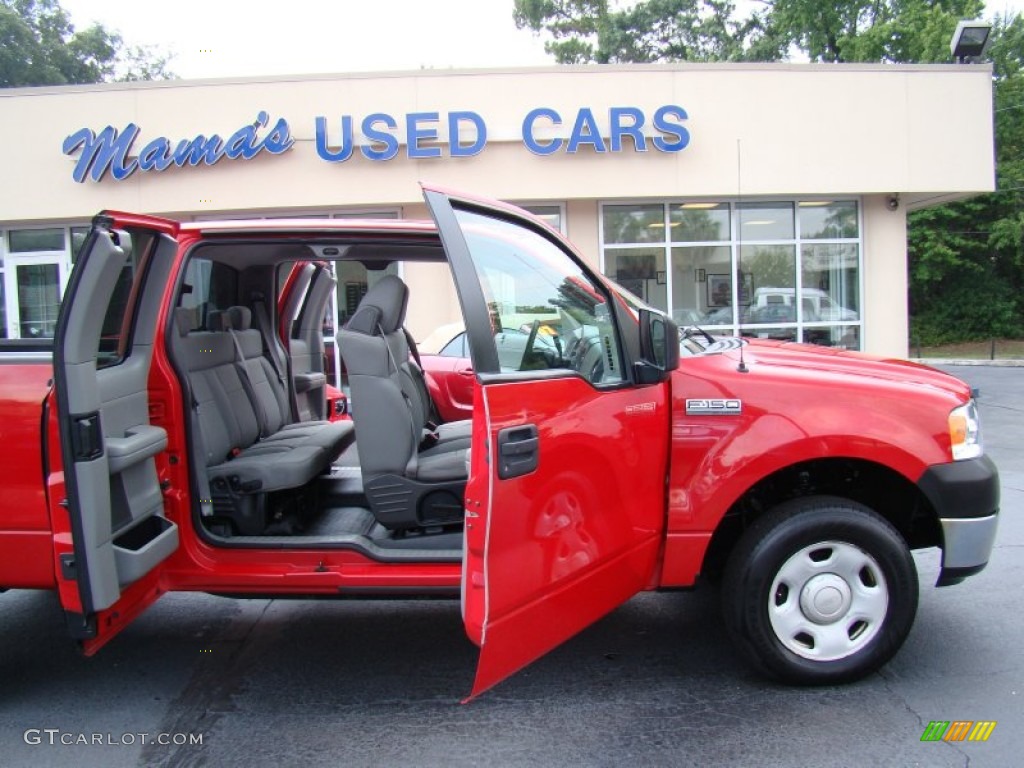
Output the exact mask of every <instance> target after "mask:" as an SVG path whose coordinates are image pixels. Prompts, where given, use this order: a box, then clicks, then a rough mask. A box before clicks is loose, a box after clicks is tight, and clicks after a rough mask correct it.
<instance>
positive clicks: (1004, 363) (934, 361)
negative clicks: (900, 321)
mask: <svg viewBox="0 0 1024 768" xmlns="http://www.w3.org/2000/svg"><path fill="white" fill-rule="evenodd" d="M910 361H911V362H912V363H922V364H923V365H976V366H977V365H987V366H992V367H995V368H1024V360H949V359H945V358H941V357H911V358H910Z"/></svg>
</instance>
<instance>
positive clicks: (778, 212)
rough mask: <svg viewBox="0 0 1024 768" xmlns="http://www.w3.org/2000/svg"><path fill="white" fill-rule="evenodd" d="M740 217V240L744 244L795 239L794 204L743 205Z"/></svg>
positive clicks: (740, 207) (740, 209)
mask: <svg viewBox="0 0 1024 768" xmlns="http://www.w3.org/2000/svg"><path fill="white" fill-rule="evenodd" d="M739 216H740V240H741V241H742V242H744V243H746V242H751V241H761V240H792V239H793V232H794V226H793V204H792V203H741V204H740V206H739Z"/></svg>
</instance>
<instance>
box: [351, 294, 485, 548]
mask: <svg viewBox="0 0 1024 768" xmlns="http://www.w3.org/2000/svg"><path fill="white" fill-rule="evenodd" d="M408 298H409V292H408V288H407V287H406V285H405V283H403V282H402V281H401V280H400V279H399V278H397V277H395V276H393V275H388V276H385V277H383V278H382V279H381V280H380V281H378V282H377V283H376V284H375V285H374V286H373V287H372V288H370V290H369V291H367V293H366V295H365V296H364V297H363V300H362V301H361V302H360V303H359V307H358V309H357V310H356V312H355V314H353V315H352V317H351V318H350V319H349V321H348V322H347V323H346V324H345V326H344V327H343V328H342V329H341V330H340V331H339V332H338V344H339V347H340V349H341V355H342V358H343V359H344V362H345V368H346V369H347V371H348V378H349V386H350V387H351V394H352V420H353V421H354V422H355V430H356V446H357V447H358V450H359V461H360V471H361V474H362V477H363V489H364V491H365V493H366V496H367V499H368V500H369V502H370V509H371V511H372V512H373V514H374V517H375V518H376V519H377V520H378V521H379V522H380V523H381V524H382V525H384V526H386V527H388V528H393V529H404V528H415V527H423V526H435V525H446V524H452V523H460V522H461V521H462V495H463V491H464V489H465V484H466V476H467V466H468V458H469V437H468V434H465V435H463V434H459V435H453V436H452V438H451V439H449V440H446V441H442V442H439V443H437V444H434V445H432V447H430V448H427V449H422V448H421V445H422V444H423V424H424V415H423V406H422V404H421V403H420V402H419V401H418V399H417V395H416V393H415V392H414V391H413V388H412V387H411V382H410V379H409V377H408V374H407V372H406V371H404V370H403V367H402V366H403V365H404V364H405V363H406V362H407V360H408V359H409V348H408V343H407V341H406V338H405V334H404V332H403V330H402V326H403V323H404V321H405V311H406V307H407V304H408Z"/></svg>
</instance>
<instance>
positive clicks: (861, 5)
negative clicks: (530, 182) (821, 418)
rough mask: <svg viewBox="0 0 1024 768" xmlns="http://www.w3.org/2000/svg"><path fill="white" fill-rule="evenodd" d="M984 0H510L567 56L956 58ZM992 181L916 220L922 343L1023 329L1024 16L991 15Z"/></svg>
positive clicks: (917, 333) (916, 298)
mask: <svg viewBox="0 0 1024 768" xmlns="http://www.w3.org/2000/svg"><path fill="white" fill-rule="evenodd" d="M983 11H984V3H983V2H982V0H833V2H830V3H822V2H820V0H762V2H761V3H760V4H759V5H758V9H757V10H756V11H755V12H753V13H752V14H750V15H749V16H747V17H746V18H738V17H737V14H736V9H735V7H734V5H733V3H732V2H729V1H728V0H637V1H635V2H625V1H624V2H614V0H516V3H515V12H514V18H515V22H516V25H517V26H518V27H519V28H520V29H531V30H533V31H534V32H535V33H542V34H544V35H546V36H547V37H548V40H547V42H546V43H545V45H546V49H547V51H548V52H549V53H551V54H552V55H553V56H554V57H555V59H556V61H558V62H560V63H567V64H568V63H572V64H580V63H592V62H594V63H612V62H653V61H777V60H780V59H786V58H796V59H800V60H808V61H811V62H825V63H839V62H886V63H931V62H946V63H948V62H950V60H951V56H950V52H949V41H950V38H951V37H952V34H953V30H954V29H955V28H956V24H957V21H959V20H960V19H973V18H977V17H979V16H980V15H981V14H982V13H983ZM987 58H988V59H989V60H990V61H991V62H992V67H993V88H994V102H995V114H994V117H995V145H996V168H997V172H996V191H995V192H994V193H992V194H988V195H979V196H977V197H974V198H972V199H970V200H965V201H961V202H957V203H952V204H947V205H941V206H935V207H930V208H927V209H924V210H920V211H916V212H914V213H911V214H910V216H909V217H908V233H907V237H908V254H909V268H910V309H911V332H912V335H913V336H914V338H915V340H916V341H917V342H919V343H922V344H925V345H929V344H940V343H946V342H953V341H963V340H969V339H981V338H988V337H993V336H1014V337H1024V20H1022V18H1021V17H1020V16H1017V15H1012V16H1009V17H1001V16H996V17H995V19H994V28H993V41H992V44H991V45H990V47H989V50H988V53H987Z"/></svg>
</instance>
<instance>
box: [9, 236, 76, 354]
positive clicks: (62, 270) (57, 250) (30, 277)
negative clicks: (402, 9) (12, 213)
mask: <svg viewBox="0 0 1024 768" xmlns="http://www.w3.org/2000/svg"><path fill="white" fill-rule="evenodd" d="M75 229H77V228H75ZM72 231H74V230H72V228H70V227H66V226H62V227H42V228H29V227H16V228H13V229H9V230H7V231H5V232H3V233H0V338H3V339H48V338H52V337H53V332H54V327H55V325H56V319H57V310H58V308H59V307H60V298H61V294H62V292H63V290H64V285H65V284H66V283H67V277H68V273H69V272H70V267H71V252H70V247H69V244H70V243H71V233H72Z"/></svg>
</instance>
